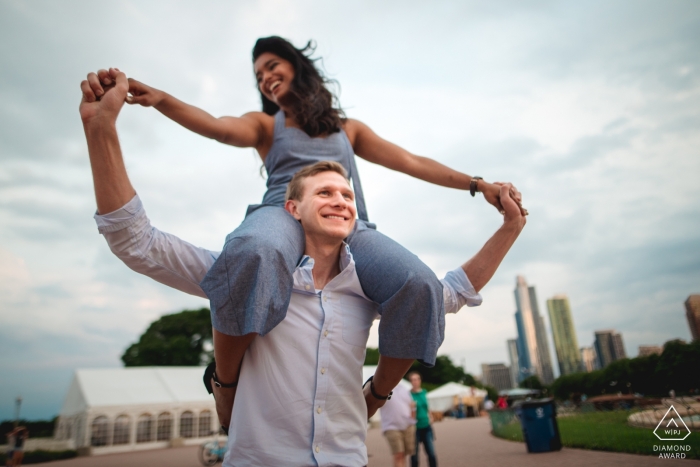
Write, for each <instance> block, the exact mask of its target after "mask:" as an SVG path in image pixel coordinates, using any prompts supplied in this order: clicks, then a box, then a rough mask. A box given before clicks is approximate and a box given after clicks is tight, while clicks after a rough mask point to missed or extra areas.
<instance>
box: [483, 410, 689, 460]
mask: <svg viewBox="0 0 700 467" xmlns="http://www.w3.org/2000/svg"><path fill="white" fill-rule="evenodd" d="M631 413H632V412H627V411H624V410H623V411H614V412H591V413H582V414H577V415H571V416H567V417H559V418H557V422H558V423H559V433H560V434H561V443H562V444H563V445H564V446H567V447H570V448H582V449H593V450H598V451H614V452H627V453H631V454H646V455H652V456H658V455H659V452H658V451H654V445H657V446H660V445H663V444H667V445H690V446H691V450H690V451H689V452H686V453H685V455H686V458H687V459H700V433H697V432H694V433H691V434H690V436H688V437H687V438H686V439H685V441H682V442H675V443H674V442H669V441H659V439H658V438H657V437H656V436H655V435H654V433H653V430H651V429H646V428H635V427H631V426H629V425H627V417H628V416H629V415H630V414H631ZM494 434H495V435H496V436H498V437H500V438H505V439H509V440H512V441H523V433H522V431H521V429H520V422H519V421H517V420H516V421H515V422H514V423H509V424H507V425H504V426H502V427H500V428H499V429H498V430H496V432H494Z"/></svg>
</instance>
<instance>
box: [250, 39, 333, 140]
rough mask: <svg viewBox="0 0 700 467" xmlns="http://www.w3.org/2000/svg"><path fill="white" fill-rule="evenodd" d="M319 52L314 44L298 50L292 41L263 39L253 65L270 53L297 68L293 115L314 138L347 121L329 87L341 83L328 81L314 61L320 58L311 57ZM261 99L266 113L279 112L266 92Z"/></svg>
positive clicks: (257, 46) (259, 43)
mask: <svg viewBox="0 0 700 467" xmlns="http://www.w3.org/2000/svg"><path fill="white" fill-rule="evenodd" d="M315 49H316V47H315V45H314V44H313V43H312V42H311V41H309V42H307V44H306V46H304V48H303V49H297V48H296V47H294V46H293V45H292V44H291V43H290V42H289V41H288V40H286V39H282V38H281V37H277V36H271V37H262V38H260V39H258V40H257V42H256V43H255V47H253V62H255V60H257V59H258V57H260V55H262V54H264V53H265V52H270V53H273V54H275V55H277V56H279V57H281V58H283V59H285V60H287V61H289V62H290V63H291V64H292V66H293V67H294V79H293V80H292V83H291V86H290V92H291V95H292V97H293V99H294V100H293V103H292V109H293V112H294V115H293V116H294V119H295V120H296V121H297V123H298V124H299V126H300V127H301V128H302V130H304V132H305V133H306V134H307V135H309V136H311V137H315V136H320V135H325V134H329V133H337V132H339V131H340V129H341V125H342V123H343V122H344V121H345V114H344V113H343V110H342V109H341V108H340V105H339V103H338V98H337V97H336V96H335V95H334V94H333V93H332V92H330V91H329V90H328V88H326V85H327V84H331V83H332V84H337V83H336V82H335V80H331V79H328V78H326V77H325V76H324V75H323V72H322V71H321V70H319V69H318V68H316V66H315V64H314V62H316V61H317V60H319V59H318V58H315V59H312V58H311V55H312V54H313V52H314V50H315ZM258 90H260V89H258ZM260 97H261V99H262V107H263V108H262V110H263V112H265V113H266V114H268V115H274V114H275V113H277V111H279V106H278V105H277V104H275V103H274V102H272V101H271V100H269V99H267V98H266V97H265V96H264V95H263V94H262V92H261V93H260ZM334 105H335V106H334Z"/></svg>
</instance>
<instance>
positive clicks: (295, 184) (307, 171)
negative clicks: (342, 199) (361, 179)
mask: <svg viewBox="0 0 700 467" xmlns="http://www.w3.org/2000/svg"><path fill="white" fill-rule="evenodd" d="M323 172H335V173H338V174H340V175H342V176H343V178H344V179H345V180H346V181H347V182H348V185H349V184H350V180H348V173H347V172H346V171H345V167H343V166H342V165H340V164H339V163H337V162H333V161H321V162H316V163H315V164H313V165H308V166H306V167H304V168H303V169H301V170H300V171H298V172H297V173H295V174H294V176H293V177H292V180H291V181H290V182H289V185H287V193H286V195H285V197H284V199H285V200H290V199H293V200H296V201H300V200H301V196H302V195H303V194H304V179H306V178H309V177H313V176H314V175H318V174H320V173H323Z"/></svg>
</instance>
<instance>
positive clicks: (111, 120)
mask: <svg viewBox="0 0 700 467" xmlns="http://www.w3.org/2000/svg"><path fill="white" fill-rule="evenodd" d="M99 74H100V76H101V77H102V79H100V77H98V75H97V74H96V73H90V74H88V77H87V79H86V80H84V81H83V82H82V83H81V84H80V89H81V90H82V92H83V98H82V100H81V101H80V118H81V119H82V121H83V129H84V130H85V138H86V139H87V145H88V153H89V155H90V166H91V167H92V179H93V183H94V186H95V198H96V200H97V212H98V213H100V214H106V213H109V212H112V211H116V210H117V209H119V208H121V207H122V206H124V205H125V204H126V203H128V202H129V201H130V200H131V199H132V198H133V197H134V195H136V190H134V187H133V186H131V181H130V180H129V176H128V175H127V173H126V167H125V166H124V159H123V158H122V151H121V147H120V146H119V137H118V136H117V117H118V116H119V112H120V111H121V109H122V107H123V106H124V101H125V99H126V95H127V91H128V90H129V83H128V81H127V79H126V75H125V74H124V73H122V72H121V71H119V70H118V69H116V68H110V69H109V70H108V71H106V70H100V72H99Z"/></svg>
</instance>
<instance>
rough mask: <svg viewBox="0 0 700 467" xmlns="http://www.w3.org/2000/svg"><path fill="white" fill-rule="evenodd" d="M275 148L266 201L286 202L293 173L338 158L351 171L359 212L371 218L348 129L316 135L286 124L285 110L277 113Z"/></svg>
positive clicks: (269, 165) (269, 161) (269, 160)
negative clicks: (286, 193) (313, 135)
mask: <svg viewBox="0 0 700 467" xmlns="http://www.w3.org/2000/svg"><path fill="white" fill-rule="evenodd" d="M273 138H274V139H273V142H272V147H271V148H270V152H268V153H267V157H266V158H265V169H267V192H266V193H265V196H264V197H263V204H273V205H277V206H283V205H284V201H285V199H284V195H285V192H286V191H287V184H288V183H289V182H290V181H291V179H292V176H293V175H294V174H295V173H297V172H298V171H299V170H300V169H302V168H304V167H306V166H307V165H311V164H314V163H316V162H319V161H335V162H338V163H340V164H341V165H342V166H343V167H345V170H347V172H348V175H349V176H350V179H351V180H352V185H353V188H354V190H355V202H356V204H357V215H358V217H359V218H360V219H362V220H363V221H368V220H369V219H368V218H367V208H366V206H365V198H364V195H363V194H362V185H361V184H360V176H359V174H358V173H357V167H356V165H355V151H353V149H352V146H351V145H350V141H349V140H348V137H347V135H346V134H345V131H344V130H342V129H341V130H340V132H338V133H331V134H330V135H327V136H324V137H317V138H312V137H310V136H309V135H307V134H306V133H305V132H304V131H303V130H301V129H299V128H294V127H289V128H287V127H286V126H285V116H284V112H283V111H282V110H280V111H279V112H277V113H276V114H275V130H274V136H273Z"/></svg>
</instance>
